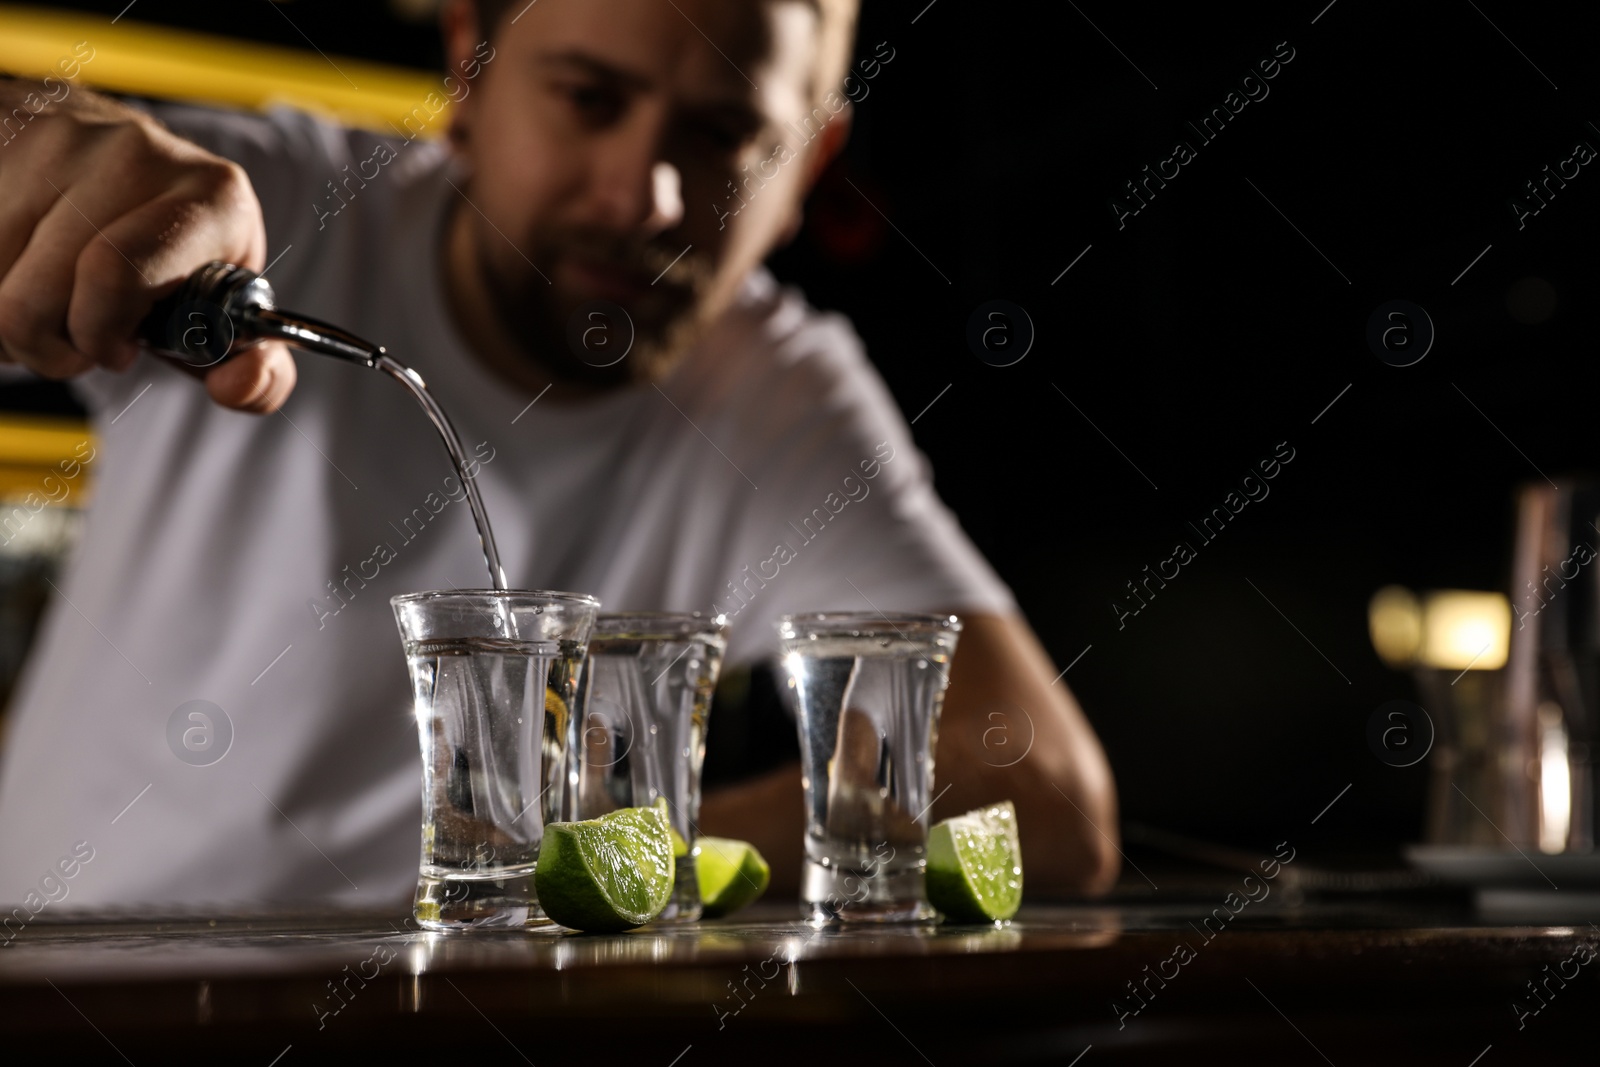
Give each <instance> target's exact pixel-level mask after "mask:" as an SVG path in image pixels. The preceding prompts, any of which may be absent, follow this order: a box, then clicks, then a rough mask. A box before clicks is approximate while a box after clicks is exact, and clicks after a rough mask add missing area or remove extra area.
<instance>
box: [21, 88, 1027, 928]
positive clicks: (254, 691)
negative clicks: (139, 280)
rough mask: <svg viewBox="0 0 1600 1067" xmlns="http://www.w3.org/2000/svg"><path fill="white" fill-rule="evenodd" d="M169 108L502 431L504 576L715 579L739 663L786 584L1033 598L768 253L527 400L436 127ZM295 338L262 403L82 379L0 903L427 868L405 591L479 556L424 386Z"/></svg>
mask: <svg viewBox="0 0 1600 1067" xmlns="http://www.w3.org/2000/svg"><path fill="white" fill-rule="evenodd" d="M158 113H159V115H160V116H161V118H162V119H163V120H164V121H166V122H167V123H168V124H169V125H170V126H171V127H172V128H173V129H174V130H175V131H176V132H178V133H180V134H182V135H184V136H187V137H189V138H191V139H193V140H195V141H197V142H198V143H200V144H202V145H205V146H207V147H209V148H211V149H212V150H214V151H216V152H218V153H220V154H222V155H225V156H228V157H230V158H232V159H234V160H237V161H238V162H239V163H241V164H242V165H244V167H245V168H246V169H247V170H248V171H249V173H250V176H251V178H252V180H253V182H254V184H255V188H256V191H257V195H258V196H259V197H260V199H261V202H262V207H263V210H264V212H265V216H266V221H267V227H268V236H269V241H270V251H269V258H270V257H279V258H276V260H275V262H274V265H273V266H272V267H271V269H270V272H269V274H268V278H269V280H270V281H271V282H272V284H273V286H274V287H275V289H276V290H277V293H278V298H279V302H280V304H281V305H282V306H284V307H287V308H292V309H294V310H297V311H302V312H305V313H307V314H310V315H313V316H316V317H318V318H321V319H325V320H327V321H330V322H333V323H337V324H339V325H341V326H345V327H347V328H349V329H351V330H353V331H354V332H356V333H358V334H360V335H362V336H364V337H368V338H371V339H372V340H374V341H376V342H378V343H380V344H384V345H386V346H388V348H389V350H390V351H391V352H392V353H393V354H394V355H395V356H396V357H397V358H398V359H400V360H401V361H402V362H404V363H406V364H409V365H411V366H413V367H415V368H416V369H417V370H418V371H419V372H420V373H421V374H422V376H423V377H424V378H425V379H426V380H427V381H428V383H429V385H430V386H431V387H432V388H433V390H434V391H435V393H436V394H437V396H438V398H439V400H440V401H441V402H442V403H443V405H444V406H445V409H446V410H447V411H448V412H450V414H451V416H452V418H453V419H454V421H455V422H456V424H457V427H458V429H459V430H460V432H461V435H462V437H463V438H464V439H465V440H466V442H467V443H468V445H469V447H471V448H474V449H476V451H477V455H478V458H479V460H480V461H481V462H482V467H481V472H480V473H479V475H478V484H479V485H480V487H481V489H482V491H483V494H484V497H485V501H486V504H487V507H488V510H489V513H490V516H491V518H492V519H493V521H494V523H495V534H496V537H497V539H498V541H499V545H500V550H501V553H502V556H503V559H504V564H505V568H506V572H507V574H508V577H509V579H510V581H511V583H512V585H513V587H516V588H532V589H562V590H573V591H582V592H590V593H593V594H595V595H597V596H598V597H599V598H600V599H601V601H602V602H603V604H604V605H605V607H606V608H610V609H655V610H678V611H687V610H699V611H707V612H715V611H720V612H724V613H726V614H727V615H729V616H730V622H731V625H732V641H731V647H730V650H729V659H730V662H738V661H746V662H748V661H751V660H754V659H757V658H761V657H766V656H770V655H771V654H773V652H774V650H775V647H776V640H775V635H774V631H773V623H774V621H775V620H776V619H777V617H778V616H779V615H780V614H782V613H785V612H792V611H803V610H825V609H838V610H871V608H872V607H873V606H876V607H877V608H880V609H884V610H893V609H902V610H939V609H954V610H965V611H969V612H1000V613H1004V612H1010V611H1014V610H1015V604H1014V601H1013V599H1012V597H1011V594H1010V592H1009V590H1008V589H1007V588H1006V587H1005V585H1004V584H1003V583H1002V582H1001V581H1000V580H999V578H998V577H997V576H996V575H995V573H994V572H993V570H992V569H991V568H990V567H989V565H988V564H987V563H986V562H985V561H984V560H983V559H982V557H981V556H980V555H979V553H978V552H977V551H976V550H975V549H974V547H973V546H972V544H971V542H970V541H969V540H968V539H967V537H966V536H965V534H963V532H962V531H961V529H960V527H959V526H958V525H957V522H956V520H955V518H954V516H953V515H952V514H951V513H950V512H949V510H948V509H946V508H945V507H944V505H943V504H942V503H941V502H940V501H939V499H938V497H937V496H936V494H935V493H934V490H933V486H932V483H931V476H930V472H929V469H928V464H927V462H926V460H925V459H924V457H923V456H922V455H921V454H920V453H919V452H918V451H917V450H916V448H915V447H914V445H913V444H912V441H911V437H910V432H909V430H908V428H907V426H906V423H905V420H904V418H903V417H902V415H901V413H900V412H899V410H898V409H897V408H896V407H895V404H894V402H893V400H892V399H891V398H890V396H889V394H888V391H887V390H886V389H885V388H884V385H883V382H882V381H881V379H880V378H879V377H878V375H877V374H876V373H875V372H874V370H873V369H872V367H871V365H870V364H869V363H868V361H867V359H866V357H865V355H864V353H863V351H862V346H861V343H860V340H859V339H858V338H857V337H856V335H855V333H854V332H853V331H852V330H851V328H850V325H849V323H848V322H847V321H846V320H845V319H844V318H843V317H841V316H839V315H834V314H822V313H818V312H817V311H816V310H814V309H812V308H810V307H809V306H808V305H807V304H806V303H805V301H804V299H803V298H802V297H801V295H800V294H799V293H798V292H796V291H794V290H792V289H786V288H783V287H780V286H779V285H778V284H777V283H776V282H775V280H774V279H773V278H772V277H771V275H769V274H768V273H766V272H765V271H758V272H756V273H755V274H754V275H752V276H751V277H750V278H749V280H748V282H747V283H746V285H745V286H744V288H743V290H742V292H741V295H740V297H739V300H738V302H737V304H736V306H735V307H733V308H732V310H731V311H730V312H729V313H728V314H727V315H725V316H724V317H723V319H722V320H721V321H720V322H719V323H718V324H717V325H716V326H715V327H713V329H712V331H711V332H710V333H709V335H708V336H706V337H705V338H704V340H703V341H702V342H701V343H699V344H698V345H697V346H696V347H695V348H694V350H693V351H692V352H690V353H689V354H688V355H687V357H686V358H685V359H684V360H683V362H682V363H681V364H680V365H679V366H677V367H676V368H675V369H674V370H673V371H672V373H671V374H670V376H669V377H668V378H667V379H666V380H664V381H662V382H661V384H660V387H659V389H658V388H657V387H656V386H653V385H645V386H642V387H630V388H627V389H624V390H621V391H618V392H616V393H613V394H609V395H607V396H605V397H603V398H601V399H598V400H594V401H592V402H585V403H581V404H572V405H565V406H562V405H557V404H555V403H549V402H539V403H535V404H533V405H532V406H531V407H530V406H529V403H530V401H532V400H533V396H532V395H528V394H524V393H522V392H520V391H517V390H515V389H513V388H511V387H509V386H507V385H505V384H503V383H502V382H501V381H499V380H498V379H496V378H493V377H490V376H489V375H488V374H487V373H486V372H485V371H484V370H483V369H482V368H481V367H480V366H479V365H478V363H477V362H476V361H475V359H474V357H473V356H471V355H470V354H469V351H468V349H467V347H466V345H465V343H464V342H463V341H462V340H461V338H460V336H459V335H458V333H457V332H456V330H455V328H454V326H453V325H452V323H451V321H450V318H449V315H448V311H447V308H446V306H445V303H444V301H443V298H442V295H441V293H442V289H441V279H440V276H439V260H438V255H437V243H438V242H437V238H438V234H439V229H440V222H441V219H442V217H443V211H444V209H445V207H446V206H447V205H448V201H449V198H451V197H455V196H458V195H459V194H458V193H457V192H456V191H455V190H453V189H452V188H451V186H450V184H449V183H448V182H447V180H446V179H447V177H449V176H451V169H450V168H451V164H450V160H449V158H448V155H447V152H446V151H445V149H444V148H443V146H442V145H440V144H436V143H424V142H421V141H418V142H415V143H410V144H407V143H406V142H405V141H403V140H401V139H400V138H399V137H390V138H380V137H378V136H377V135H374V134H370V133H361V132H352V131H347V130H342V129H339V128H336V127H334V126H331V125H328V124H326V123H323V122H319V121H316V120H313V119H311V118H309V117H307V116H305V115H302V114H299V113H296V112H293V111H289V110H279V111H275V112H273V113H271V114H269V115H267V116H255V115H241V114H233V113H224V112H218V111H210V110H203V109H198V108H179V107H170V108H168V107H163V108H161V109H159V112H158ZM380 141H383V142H385V143H386V145H387V150H386V151H381V152H377V153H376V154H375V148H376V146H377V145H378V144H379V142H380ZM391 153H392V155H393V158H392V159H386V161H385V162H383V163H382V164H377V163H374V162H372V161H373V160H375V159H376V158H380V157H386V156H388V155H389V154H391ZM346 165H350V168H351V169H350V170H349V171H345V170H344V168H345V167H346ZM375 169H376V171H377V173H376V175H375V176H370V175H373V171H374V170H375ZM350 174H358V175H363V176H370V177H364V179H363V180H364V185H360V186H358V185H356V184H355V183H350V184H349V185H348V186H341V188H342V189H349V190H353V195H351V194H350V193H348V192H347V193H346V195H345V198H344V200H345V202H344V206H342V207H341V208H340V210H339V212H338V214H332V213H331V212H330V206H337V205H338V203H339V201H335V200H332V199H331V198H330V196H329V185H328V183H330V182H338V181H341V180H343V179H344V178H345V177H347V176H348V175H350ZM455 181H456V184H458V185H459V184H461V182H460V179H459V177H456V178H455ZM296 359H297V362H298V365H299V371H300V381H299V386H298V388H297V389H296V391H295V393H294V395H293V397H292V398H291V399H290V400H289V403H288V405H287V407H286V408H285V409H284V411H283V412H282V413H281V414H274V415H270V416H265V417H257V416H251V415H243V414H239V413H235V412H230V411H224V410H221V409H219V408H217V407H216V406H214V405H213V404H211V403H210V401H209V400H208V399H207V397H206V394H205V391H204V389H203V388H202V386H201V385H200V384H199V383H198V382H196V381H195V380H193V379H192V378H189V377H187V376H186V375H184V374H182V373H179V372H178V371H176V370H174V369H173V368H172V367H170V366H168V365H166V364H164V363H163V362H161V361H159V360H154V359H148V358H147V359H144V360H142V361H141V362H139V363H138V364H137V365H136V366H135V367H134V368H133V369H131V370H130V371H129V372H127V373H126V374H120V375H118V374H111V373H107V372H94V373H92V374H90V375H88V376H86V377H85V378H83V379H82V380H81V381H80V382H79V386H80V389H81V392H82V395H83V396H84V398H85V400H86V402H87V403H88V405H89V407H90V409H91V412H92V418H93V422H94V429H95V432H96V434H97V435H98V440H97V442H96V451H95V453H94V457H93V459H92V460H91V461H90V464H89V466H90V469H91V470H92V472H93V475H94V477H95V482H96V489H95V493H96V495H95V499H94V503H93V507H92V509H91V512H90V515H89V520H88V523H87V526H86V529H85V532H84V536H83V540H82V542H81V544H80V546H79V548H78V551H77V553H76V556H75V558H74V560H73V561H72V564H71V566H70V568H69V569H68V572H67V573H66V575H65V577H64V578H63V579H62V580H61V582H60V587H61V595H60V596H58V597H57V598H56V600H55V602H54V603H53V604H52V605H51V608H50V610H49V612H48V614H47V617H46V621H45V623H44V626H43V630H42V632H41V634H40V638H39V644H38V646H37V650H36V651H35V653H34V655H33V657H32V660H31V663H30V665H29V668H28V670H27V672H26V674H25V677H24V679H23V681H22V683H21V685H20V688H19V691H18V696H17V699H16V701H15V704H14V707H13V712H14V715H13V721H12V728H11V730H10V736H9V737H8V739H7V743H6V748H5V753H4V764H3V770H0V856H4V857H5V860H4V862H3V863H0V902H5V903H6V904H8V905H9V904H11V903H12V902H20V901H23V900H24V899H25V898H28V894H29V893H33V894H35V896H34V897H32V898H28V899H30V900H35V901H37V900H41V899H44V898H46V897H49V898H55V899H59V903H56V904H47V905H46V906H58V907H63V908H65V907H71V906H74V905H90V906H107V905H134V906H139V905H144V906H151V905H153V906H201V905H208V906H210V905H214V906H221V907H226V906H237V905H250V904H273V903H282V904H293V903H301V904H304V903H307V902H313V901H315V902H321V903H327V904H351V905H357V904H360V905H367V904H374V903H383V904H391V903H395V902H398V901H402V900H404V899H406V898H407V897H408V896H409V894H410V892H411V890H412V889H413V887H414V885H415V880H416V865H417V855H418V832H419V825H420V810H421V802H420V790H419V778H420V775H419V771H420V766H419V758H418V752H417V740H416V727H415V724H414V721H413V719H412V716H411V712H410V693H409V686H408V683H407V679H406V671H405V663H404V658H403V656H402V654H401V649H400V641H399V637H398V634H397V632H396V630H395V625H394V619H393V617H392V615H391V613H390V609H389V603H388V600H389V597H390V596H392V595H394V594H397V593H403V592H410V591H415V590H422V589H446V588H450V587H452V586H455V587H459V588H481V587H483V586H484V585H485V584H487V575H486V573H485V570H484V567H483V561H482V556H481V554H480V552H479V547H478V541H477V538H476V536H475V534H474V532H473V526H472V522H471V516H470V514H469V512H468V509H467V506H466V504H465V502H464V501H463V500H462V499H461V493H460V487H459V483H458V482H456V481H455V479H454V478H453V476H452V473H451V469H450V467H449V464H448V462H447V460H446V458H445V455H444V453H443V451H442V449H441V447H440V444H439V441H438V439H437V437H436V436H435V435H434V433H433V430H432V429H431V427H430V426H429V425H428V423H427V421H426V419H425V417H424V416H423V414H422V412H421V411H420V410H419V409H418V408H417V407H416V406H415V404H414V403H413V401H412V400H411V399H410V398H409V397H408V396H406V395H405V394H404V393H403V391H402V390H401V389H400V388H399V387H398V385H397V384H396V383H394V382H392V381H390V380H389V379H388V378H387V377H385V376H383V375H382V374H381V373H377V372H370V371H367V370H364V369H362V368H360V367H355V366H350V365H344V364H339V363H336V362H334V361H331V360H325V359H322V358H320V357H317V356H313V355H297V357H296ZM197 700H198V701H207V702H210V703H211V704H214V705H215V706H216V707H218V708H220V709H222V712H223V713H224V714H225V716H226V722H227V725H228V726H230V727H231V732H232V738H231V743H230V745H229V747H228V749H227V752H226V755H225V756H223V757H222V758H221V759H220V760H218V761H216V762H214V763H211V764H209V765H205V766H195V765H191V764H189V763H185V762H183V761H180V760H179V759H178V758H177V757H176V756H175V755H174V751H173V749H172V747H171V746H170V745H169V741H168V724H169V720H170V719H171V718H172V716H173V713H174V711H175V710H176V709H178V708H179V707H180V706H181V705H184V704H186V703H187V702H189V701H197ZM710 729H712V730H715V729H716V723H715V721H713V722H712V723H711V725H710ZM218 733H219V735H220V733H221V724H218ZM79 842H87V848H88V849H89V850H92V856H93V858H92V859H91V860H89V861H88V862H83V863H76V862H75V863H74V864H73V866H74V877H72V878H71V879H70V881H62V880H61V878H60V877H59V875H57V876H56V877H55V879H54V881H53V882H50V883H44V888H45V889H46V890H49V889H51V887H52V886H53V885H62V886H65V889H66V893H67V895H66V896H65V897H64V898H61V897H60V892H59V891H58V890H55V891H51V892H49V893H43V894H42V893H41V879H42V877H43V876H45V875H47V874H48V873H49V872H52V871H55V870H57V864H58V861H60V860H62V859H63V858H65V857H71V856H73V855H74V853H73V849H74V846H76V845H78V843H79ZM79 855H80V856H81V850H80V853H79Z"/></svg>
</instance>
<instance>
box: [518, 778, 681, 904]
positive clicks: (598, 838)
mask: <svg viewBox="0 0 1600 1067" xmlns="http://www.w3.org/2000/svg"><path fill="white" fill-rule="evenodd" d="M674 870H675V863H674V861H673V854H672V832H671V828H670V827H669V826H668V824H667V817H666V815H665V813H664V812H663V811H662V810H661V809H660V808H619V809H617V810H616V811H613V812H610V813H608V814H606V815H602V816H600V818H598V819H592V820H590V821H588V822H553V823H550V824H548V825H547V826H545V828H544V843H543V844H542V845H540V847H539V862H538V866H537V867H536V868H535V869H534V874H533V886H534V889H535V890H536V891H537V893H538V894H539V904H540V906H541V907H543V908H544V913H545V914H546V915H548V916H550V918H552V919H554V920H555V921H556V922H558V923H560V924H561V925H562V926H569V927H571V928H572V929H574V930H590V931H596V932H611V931H617V930H627V929H630V928H632V927H635V926H642V925H644V924H645V923H647V922H649V921H650V920H651V919H654V918H655V917H656V916H657V915H660V914H661V910H662V909H663V908H665V907H666V906H667V901H668V900H670V899H671V897H672V880H673V873H674Z"/></svg>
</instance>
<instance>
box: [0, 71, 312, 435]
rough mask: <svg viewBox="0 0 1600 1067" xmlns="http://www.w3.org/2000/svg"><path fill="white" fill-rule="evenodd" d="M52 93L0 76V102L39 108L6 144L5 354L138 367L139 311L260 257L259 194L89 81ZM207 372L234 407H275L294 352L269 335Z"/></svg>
mask: <svg viewBox="0 0 1600 1067" xmlns="http://www.w3.org/2000/svg"><path fill="white" fill-rule="evenodd" d="M42 93H43V89H42V87H41V86H40V85H37V84H35V83H31V82H26V81H7V80H0V114H3V115H10V114H12V112H13V110H14V109H15V110H16V111H17V113H19V114H23V115H27V114H30V113H32V114H33V117H32V118H31V119H30V120H28V122H27V123H26V125H24V126H23V127H22V128H21V130H20V131H19V132H17V133H16V136H14V137H13V138H12V139H11V140H10V141H7V142H5V143H4V144H0V359H4V360H5V361H8V362H15V363H21V364H23V365H25V366H27V367H29V368H30V369H32V370H34V371H36V372H37V373H39V374H41V375H44V376H45V377H47V378H70V377H72V376H74V375H77V374H81V373H83V372H84V371H86V370H89V369H90V368H91V367H96V366H99V367H107V368H110V369H112V370H126V369H127V368H128V367H129V366H130V365H131V364H132V363H133V361H134V360H135V358H137V356H138V354H139V352H140V348H139V346H138V345H137V344H136V343H135V342H134V340H133V338H134V334H135V331H136V330H137V328H138V325H139V322H140V321H141V320H142V319H143V318H144V316H145V315H146V314H147V313H148V312H149V310H150V308H151V305H153V304H154V303H155V301H156V300H158V299H160V298H161V297H163V296H165V295H167V294H168V293H171V292H172V291H173V290H174V289H176V288H177V287H178V285H179V283H180V282H181V281H182V280H183V279H184V278H185V277H187V276H188V275H189V274H190V273H191V272H193V271H194V270H195V269H197V268H198V267H200V266H202V265H204V264H206V263H208V262H210V261H211V260H224V261H226V262H229V263H237V264H239V265H240V266H244V267H248V268H251V269H253V270H260V269H262V266H263V264H264V263H265V254H266V230H265V227H264V225H263V222H262V218H261V206H260V204H259V203H258V202H257V201H256V197H255V193H254V191H253V190H252V189H251V187H250V182H249V179H247V178H246V177H245V174H244V171H243V170H242V169H240V168H239V167H238V166H237V165H236V164H234V163H231V162H229V161H227V160H225V159H221V158H220V157H217V156H214V155H211V154H210V153H208V152H206V151H204V150H202V149H200V148H198V147H196V146H195V145H192V144H190V143H189V142H187V141H184V140H182V139H181V138H179V137H176V136H174V135H173V134H172V133H170V132H168V131H167V130H166V129H164V128H162V126H161V125H160V124H159V123H157V122H156V121H155V120H154V119H152V118H150V117H148V116H146V115H142V114H140V113H139V112H137V111H134V110H133V109H131V108H127V107H124V106H122V105H120V104H117V103H115V102H113V101H111V100H108V99H106V98H104V97H98V96H95V95H93V94H91V93H89V92H87V91H79V92H75V93H73V94H72V95H71V96H70V97H68V98H66V99H65V100H63V101H62V102H61V103H59V104H57V103H52V102H49V101H48V100H46V99H45V98H44V96H42V95H41V94H42ZM8 132H9V131H8ZM205 379H206V388H207V390H208V391H209V392H210V394H211V397H212V399H213V400H215V401H216V402H217V403H219V404H222V405H224V406H225V407H231V408H238V409H239V410H241V411H254V412H266V411H273V410H276V409H277V408H278V407H279V406H281V405H282V404H283V402H284V400H286V399H287V398H288V396H289V393H290V391H291V390H292V389H293V388H294V382H295V368H294V361H293V360H292V359H291V358H290V356H289V352H288V349H287V348H285V347H284V346H283V345H282V344H280V343H276V342H274V343H271V344H264V345H259V346H257V347H255V348H252V349H249V350H247V351H245V352H243V353H241V354H239V355H237V356H235V357H234V358H233V359H231V360H229V361H228V362H226V363H223V364H221V365H220V366H218V367H215V368H213V369H212V370H211V371H209V372H208V373H207V374H206V375H205Z"/></svg>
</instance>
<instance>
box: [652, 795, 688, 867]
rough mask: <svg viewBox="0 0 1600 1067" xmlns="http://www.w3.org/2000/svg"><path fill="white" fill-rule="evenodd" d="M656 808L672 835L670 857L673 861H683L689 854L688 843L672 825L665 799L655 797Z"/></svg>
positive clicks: (670, 814) (670, 813)
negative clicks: (663, 817)
mask: <svg viewBox="0 0 1600 1067" xmlns="http://www.w3.org/2000/svg"><path fill="white" fill-rule="evenodd" d="M656 807H657V808H658V809H660V811H661V814H662V815H663V816H665V817H666V820H667V832H668V833H670V834H671V835H672V856H673V858H674V859H680V860H681V859H683V857H685V856H687V855H688V854H689V842H687V841H685V840H684V839H683V835H682V834H680V833H678V828H677V827H676V826H673V825H672V812H671V811H670V810H668V808H667V798H666V797H656Z"/></svg>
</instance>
